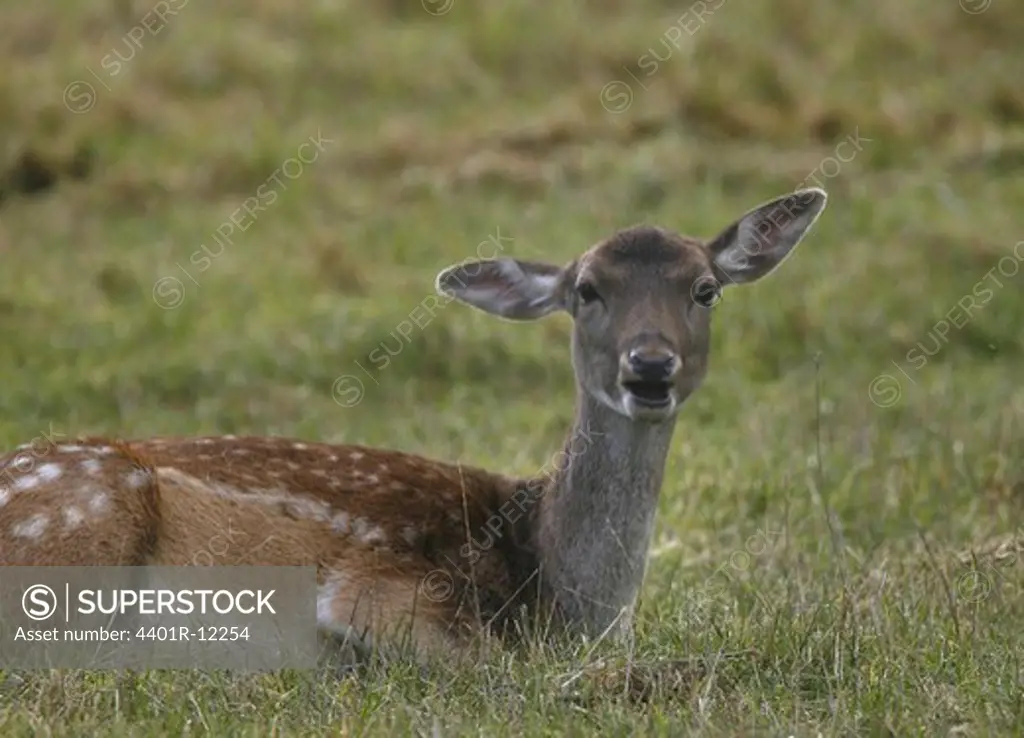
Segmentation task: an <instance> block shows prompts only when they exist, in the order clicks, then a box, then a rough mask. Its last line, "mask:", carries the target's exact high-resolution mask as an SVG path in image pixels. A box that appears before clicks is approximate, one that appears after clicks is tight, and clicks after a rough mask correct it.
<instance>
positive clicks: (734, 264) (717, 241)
mask: <svg viewBox="0 0 1024 738" xmlns="http://www.w3.org/2000/svg"><path fill="white" fill-rule="evenodd" d="M827 202H828V195H827V194H826V193H825V191H824V190H820V189H818V188H811V189H806V190H798V191H797V192H794V193H793V194H791V195H786V196H784V197H779V198H776V199H775V200H771V201H769V202H766V203H764V204H763V205H759V206H758V207H756V208H754V209H753V210H751V211H750V212H748V213H747V214H746V215H744V216H743V217H741V218H740V219H739V220H737V221H736V222H735V223H733V224H732V225H730V226H729V227H728V228H726V229H725V230H724V231H722V233H720V234H719V235H718V236H716V237H715V238H714V239H712V240H711V241H710V242H709V243H708V245H707V248H708V251H709V252H710V254H711V259H712V266H713V269H714V271H715V272H716V277H717V278H718V279H719V281H721V282H722V283H723V284H726V285H728V284H729V283H736V284H743V283H746V282H753V281H755V280H758V279H761V278H762V277H764V276H767V275H768V274H770V273H771V272H772V271H774V270H775V268H776V267H777V266H779V264H781V263H782V262H783V260H785V258H786V257H787V256H789V254H790V253H791V252H792V251H793V249H794V248H795V247H796V245H797V244H798V243H800V241H801V240H802V239H803V237H804V236H805V235H806V234H807V231H808V230H810V227H811V226H812V225H813V224H814V221H816V220H817V219H818V216H819V215H821V211H822V210H824V209H825V204H826V203H827Z"/></svg>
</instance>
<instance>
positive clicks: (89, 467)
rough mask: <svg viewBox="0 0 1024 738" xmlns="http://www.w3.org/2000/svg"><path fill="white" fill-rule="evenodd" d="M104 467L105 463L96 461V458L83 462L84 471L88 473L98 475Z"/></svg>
mask: <svg viewBox="0 0 1024 738" xmlns="http://www.w3.org/2000/svg"><path fill="white" fill-rule="evenodd" d="M102 468H103V464H101V463H100V462H98V461H96V459H85V460H84V461H83V462H82V471H84V472H85V473H86V474H92V475H93V476H96V475H97V474H99V473H100V470H101V469H102Z"/></svg>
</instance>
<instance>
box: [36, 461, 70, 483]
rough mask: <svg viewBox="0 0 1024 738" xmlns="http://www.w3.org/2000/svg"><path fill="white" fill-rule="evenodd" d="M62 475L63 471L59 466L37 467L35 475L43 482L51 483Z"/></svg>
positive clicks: (46, 465) (45, 465)
mask: <svg viewBox="0 0 1024 738" xmlns="http://www.w3.org/2000/svg"><path fill="white" fill-rule="evenodd" d="M63 473H64V469H63V468H62V467H61V465H60V464H52V463H51V464H43V465H42V466H41V467H39V471H37V472H36V474H38V475H39V478H40V479H41V480H43V481H44V482H52V481H53V480H54V479H59V478H60V475H61V474H63Z"/></svg>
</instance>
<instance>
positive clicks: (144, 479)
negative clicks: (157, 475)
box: [124, 469, 149, 489]
mask: <svg viewBox="0 0 1024 738" xmlns="http://www.w3.org/2000/svg"><path fill="white" fill-rule="evenodd" d="M124 481H125V482H126V483H127V484H128V486H129V487H131V488H132V489H142V488H143V487H145V486H146V485H147V484H148V483H149V473H148V472H147V471H146V470H145V469H132V470H131V471H130V472H128V476H126V477H125V480H124Z"/></svg>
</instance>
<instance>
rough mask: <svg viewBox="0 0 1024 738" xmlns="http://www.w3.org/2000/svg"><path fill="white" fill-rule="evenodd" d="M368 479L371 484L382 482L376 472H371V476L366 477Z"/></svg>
mask: <svg viewBox="0 0 1024 738" xmlns="http://www.w3.org/2000/svg"><path fill="white" fill-rule="evenodd" d="M366 481H367V482H368V483H369V484H377V483H379V482H380V477H378V476H377V475H376V474H371V475H370V476H368V477H367V478H366Z"/></svg>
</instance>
